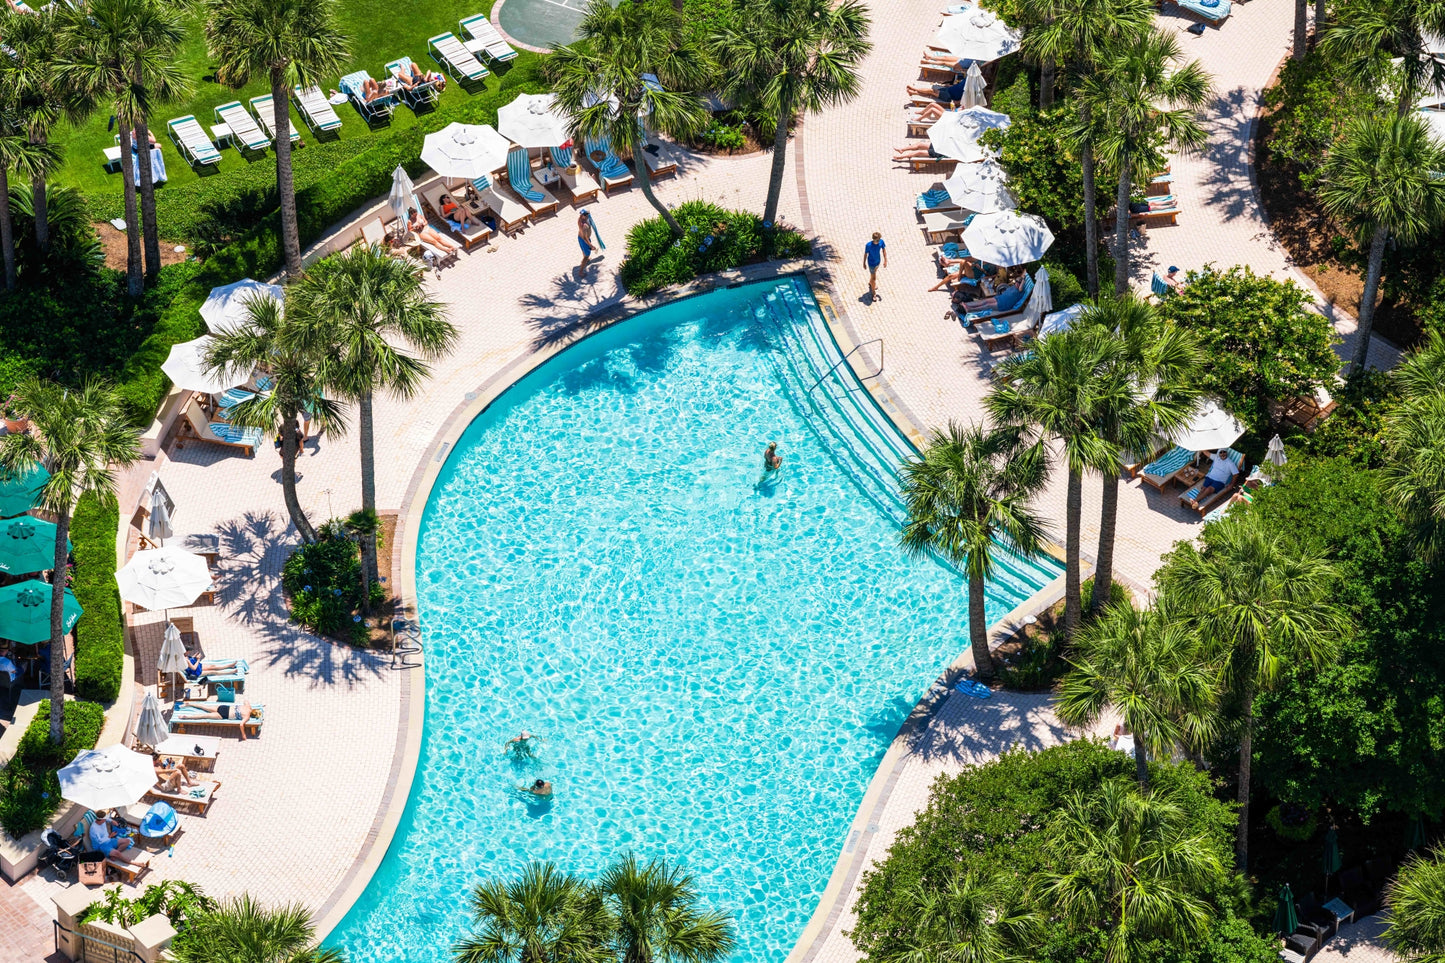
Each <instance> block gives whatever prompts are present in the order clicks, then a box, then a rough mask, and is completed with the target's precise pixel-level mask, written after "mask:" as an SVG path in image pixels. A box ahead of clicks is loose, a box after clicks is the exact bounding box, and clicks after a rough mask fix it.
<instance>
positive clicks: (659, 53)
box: [219, 0, 708, 237]
mask: <svg viewBox="0 0 1445 963" xmlns="http://www.w3.org/2000/svg"><path fill="white" fill-rule="evenodd" d="M219 2H226V0H219ZM543 70H544V72H545V73H546V75H547V78H548V79H549V80H550V81H551V82H552V84H553V91H554V93H555V94H556V95H557V105H558V107H559V108H560V109H561V111H562V113H563V114H564V115H565V116H566V117H567V122H568V126H569V128H570V130H571V133H572V137H573V139H574V140H575V141H576V142H577V143H578V144H582V143H584V141H585V140H587V139H593V138H605V139H606V140H608V141H610V142H611V145H612V147H613V148H614V149H615V150H618V151H620V152H621V153H623V154H630V155H631V156H632V159H633V164H632V166H633V167H635V168H636V169H637V185H638V187H640V188H642V194H643V196H644V197H646V198H647V202H648V203H649V204H651V205H652V206H653V209H655V210H656V211H657V213H658V214H659V215H661V217H662V219H663V220H664V221H666V222H667V225H668V227H670V228H671V229H672V233H673V235H674V236H676V237H682V227H681V226H680V225H679V224H678V223H677V218H675V217H673V216H672V212H671V211H669V210H668V209H667V208H666V207H665V206H664V205H663V203H662V202H661V201H659V200H658V199H657V195H656V194H655V193H653V189H652V172H651V171H650V170H649V169H648V166H647V164H646V162H645V161H644V160H643V157H642V145H643V143H644V141H643V129H642V125H643V123H646V124H648V125H649V126H651V127H652V128H653V129H655V130H659V131H662V132H663V133H666V134H669V135H672V136H675V137H679V136H686V135H689V134H692V133H694V132H696V131H697V130H700V129H701V128H702V126H703V125H704V124H706V123H707V116H708V114H707V107H706V105H705V104H704V102H703V99H702V97H701V96H700V95H699V94H698V93H697V91H698V88H699V87H701V85H702V84H703V83H705V82H706V80H707V77H708V67H707V62H706V60H705V59H704V58H703V56H702V54H701V52H700V51H698V50H697V49H695V48H694V47H692V46H691V45H690V44H688V43H687V42H686V41H685V40H684V39H683V26H682V18H681V17H679V16H678V14H677V11H675V10H674V9H673V8H672V5H671V4H670V3H667V2H666V0H639V2H637V3H624V4H621V5H620V6H618V7H616V8H615V9H614V8H613V6H612V4H610V3H608V2H607V0H592V2H591V3H590V4H589V5H588V7H587V13H586V14H585V15H583V17H582V23H581V24H580V25H578V28H577V40H576V42H574V43H571V44H568V45H567V46H565V47H558V48H557V49H556V50H554V51H553V52H552V55H551V56H550V57H548V58H547V63H546V65H545V66H544V68H543ZM649 74H650V75H652V77H655V78H656V80H657V82H656V83H650V82H649V80H648V79H647V75H649Z"/></svg>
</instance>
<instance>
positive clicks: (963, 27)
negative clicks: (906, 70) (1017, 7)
mask: <svg viewBox="0 0 1445 963" xmlns="http://www.w3.org/2000/svg"><path fill="white" fill-rule="evenodd" d="M1022 39H1023V34H1021V33H1020V32H1019V31H1017V30H1015V29H1013V28H1012V27H1010V26H1009V25H1008V24H1006V23H1004V22H1003V21H1002V20H1000V19H999V18H998V17H997V16H996V15H995V14H993V13H992V12H990V11H988V10H973V11H970V12H969V13H965V14H959V15H958V16H953V17H945V18H943V26H942V27H941V28H939V31H938V35H937V36H936V37H935V38H934V41H933V42H934V44H935V45H936V46H939V47H943V48H945V49H947V50H948V52H949V53H951V54H953V55H954V56H955V57H958V58H959V59H961V60H976V61H978V62H979V63H988V62H989V61H991V60H997V59H998V58H1000V57H1005V56H1008V55H1009V54H1011V53H1013V52H1014V51H1015V50H1018V49H1019V41H1020V40H1022Z"/></svg>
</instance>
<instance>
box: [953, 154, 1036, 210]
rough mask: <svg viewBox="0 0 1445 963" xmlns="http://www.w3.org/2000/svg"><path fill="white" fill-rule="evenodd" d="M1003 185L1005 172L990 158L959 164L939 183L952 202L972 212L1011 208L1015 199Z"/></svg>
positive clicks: (1015, 202)
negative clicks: (978, 161) (976, 162)
mask: <svg viewBox="0 0 1445 963" xmlns="http://www.w3.org/2000/svg"><path fill="white" fill-rule="evenodd" d="M1007 185H1008V174H1006V173H1004V169H1003V168H1002V167H1000V166H999V165H998V163H997V162H996V161H992V160H986V161H983V162H981V163H978V164H959V165H958V166H957V167H955V168H954V169H953V173H952V174H950V175H949V176H948V180H946V181H944V182H943V187H944V189H945V190H947V191H948V196H949V198H950V199H952V201H953V203H955V204H957V205H958V206H959V207H961V208H963V209H964V210H965V211H973V212H974V213H976V214H992V213H993V212H995V211H1011V210H1013V209H1014V207H1016V206H1017V204H1018V202H1017V201H1015V200H1014V196H1013V195H1012V194H1010V193H1009V190H1008V186H1007Z"/></svg>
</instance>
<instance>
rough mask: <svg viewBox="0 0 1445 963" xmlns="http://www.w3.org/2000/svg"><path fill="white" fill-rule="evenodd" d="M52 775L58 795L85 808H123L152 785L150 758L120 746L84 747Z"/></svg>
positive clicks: (153, 779)
mask: <svg viewBox="0 0 1445 963" xmlns="http://www.w3.org/2000/svg"><path fill="white" fill-rule="evenodd" d="M56 775H57V776H59V777H60V794H61V795H62V796H64V797H65V798H66V799H68V800H70V801H71V802H73V803H76V804H78V805H81V806H84V807H85V808H86V809H117V808H124V807H125V806H129V805H130V804H131V803H133V802H135V801H136V800H137V799H139V798H140V797H142V796H144V795H145V794H146V791H147V790H149V789H150V788H151V787H152V786H154V785H155V784H156V770H155V765H154V764H153V763H152V762H151V757H150V756H143V755H141V754H140V753H138V752H133V751H132V750H130V749H127V748H126V747H125V746H122V745H114V746H106V747H105V748H104V749H87V750H86V751H84V752H82V753H80V754H79V755H77V756H76V757H75V761H74V762H72V763H71V764H70V765H68V766H66V767H65V768H64V769H62V770H60V772H58V773H56Z"/></svg>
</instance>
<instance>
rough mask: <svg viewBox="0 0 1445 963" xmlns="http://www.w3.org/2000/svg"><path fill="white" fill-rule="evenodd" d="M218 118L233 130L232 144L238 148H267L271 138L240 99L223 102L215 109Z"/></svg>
mask: <svg viewBox="0 0 1445 963" xmlns="http://www.w3.org/2000/svg"><path fill="white" fill-rule="evenodd" d="M215 115H216V119H217V120H219V121H220V122H221V123H223V124H225V125H226V126H227V127H229V128H230V130H231V144H232V145H233V146H234V147H235V148H236V149H237V150H265V149H266V148H268V147H270V146H271V138H270V137H268V136H266V132H265V131H263V130H262V129H261V128H260V127H257V126H256V118H254V117H252V116H251V115H250V114H248V113H247V112H246V108H244V107H242V106H241V102H240V101H239V100H233V101H231V102H230V103H229V104H222V105H221V106H219V107H217V108H216V110H215Z"/></svg>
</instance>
